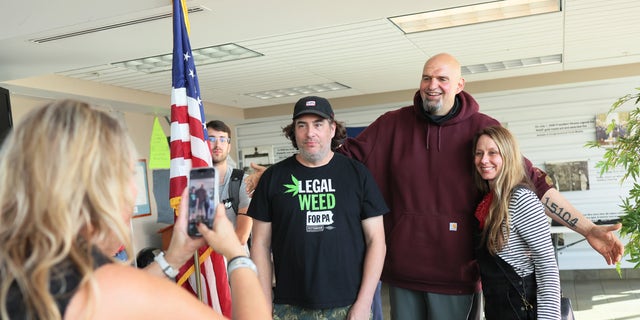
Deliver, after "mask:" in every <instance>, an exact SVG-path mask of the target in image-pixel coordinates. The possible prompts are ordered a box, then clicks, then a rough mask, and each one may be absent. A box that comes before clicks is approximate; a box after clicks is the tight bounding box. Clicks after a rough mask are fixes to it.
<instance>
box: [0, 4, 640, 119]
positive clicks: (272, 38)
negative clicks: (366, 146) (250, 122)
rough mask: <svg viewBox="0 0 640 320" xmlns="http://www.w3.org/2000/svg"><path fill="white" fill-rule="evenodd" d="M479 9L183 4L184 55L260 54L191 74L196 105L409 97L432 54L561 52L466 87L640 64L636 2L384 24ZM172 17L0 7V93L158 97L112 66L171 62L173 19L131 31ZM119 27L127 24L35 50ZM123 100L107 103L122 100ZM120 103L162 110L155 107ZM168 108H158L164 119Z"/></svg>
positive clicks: (159, 91) (478, 58)
mask: <svg viewBox="0 0 640 320" xmlns="http://www.w3.org/2000/svg"><path fill="white" fill-rule="evenodd" d="M61 2H64V5H61V4H60V3H61ZM480 2H486V1H469V0H432V1H426V0H422V1H416V0H395V1H369V0H366V1H365V0H349V1H344V0H342V1H338V0H325V1H300V0H279V1H278V0H274V1H268V0H263V1H258V0H255V1H246V0H235V1H232V0H192V1H187V5H188V7H189V8H197V9H198V10H201V11H200V12H196V13H192V14H191V15H190V22H191V33H190V40H191V46H192V48H194V49H195V48H201V47H206V46H211V45H218V44H225V43H236V44H238V45H241V46H243V47H245V48H248V49H251V50H254V51H257V52H259V53H261V54H262V56H260V57H257V58H249V59H244V60H237V61H231V62H225V63H218V64H210V65H202V66H197V65H196V67H197V72H198V75H199V81H200V88H201V92H202V96H201V98H202V99H203V101H205V103H207V104H209V105H213V106H220V107H224V108H227V107H228V108H238V109H241V110H242V109H247V108H257V107H267V106H275V105H283V104H289V105H290V104H291V103H293V102H295V101H296V100H297V99H299V98H300V96H288V97H282V98H275V99H269V100H263V99H257V98H253V97H250V96H248V95H247V93H252V92H259V91H265V90H274V89H282V88H291V87H298V86H306V85H315V84H322V83H329V82H338V83H341V84H343V85H346V86H348V87H349V88H350V89H347V90H340V91H331V92H323V93H321V94H319V95H322V96H325V97H327V98H341V97H353V96H364V95H375V94H381V93H385V92H393V91H399V90H410V89H412V90H413V89H415V88H417V86H418V82H419V76H420V73H421V70H422V66H423V64H424V61H425V60H426V59H427V58H428V57H429V56H431V55H433V54H436V53H439V52H449V53H452V54H454V55H455V56H456V57H457V58H458V60H460V62H461V63H462V64H463V65H475V64H485V63H493V62H500V61H506V60H516V59H527V58H534V57H541V56H549V55H556V54H561V55H562V63H558V64H551V65H544V66H533V67H525V68H519V69H513V70H506V71H495V72H486V73H477V74H467V75H465V78H466V80H467V83H469V82H474V81H484V80H494V79H504V78H510V77H520V76H529V75H540V74H546V73H557V72H566V71H572V70H581V69H591V68H598V67H607V66H614V65H618V66H619V65H625V64H634V63H638V62H640V41H638V35H640V22H639V19H638V17H640V1H637V0H608V1H602V0H564V1H563V5H562V8H563V10H562V11H561V12H558V13H550V14H542V15H536V16H530V17H524V18H516V19H510V20H504V21H498V22H488V23H480V24H475V25H468V26H461V27H454V28H447V29H440V30H435V31H428V32H421V33H413V34H404V33H403V32H402V31H400V30H399V29H398V28H397V27H396V26H395V25H394V24H393V23H391V22H390V21H389V20H388V18H389V17H393V16H398V15H404V14H410V13H418V12H424V11H431V10H436V9H444V8H450V7H455V6H463V5H471V4H475V3H480ZM170 12H171V1H170V0H162V1H160V0H144V1H142V0H137V1H131V0H110V1H95V0H94V1H89V0H64V1H49V0H21V1H6V0H5V1H2V3H1V4H0V86H5V87H9V88H10V89H12V90H14V91H15V92H17V93H24V94H29V95H35V96H37V95H43V96H44V95H47V96H52V95H53V96H55V95H56V92H58V93H60V92H61V91H63V90H61V89H59V88H58V87H57V86H56V84H55V83H54V82H60V81H58V80H56V79H59V80H64V79H69V80H71V79H73V80H74V81H76V82H73V83H78V82H77V81H83V82H86V81H88V82H87V83H90V84H92V85H100V86H104V85H108V86H109V88H112V87H116V88H122V89H129V90H140V91H142V92H141V94H154V95H162V96H163V97H165V96H167V95H168V94H169V93H170V88H171V71H166V72H160V73H153V74H146V73H141V72H134V71H129V70H126V69H123V68H120V67H115V66H113V65H112V63H115V62H120V61H125V60H130V59H135V58H143V57H149V56H155V55H160V54H165V53H170V52H171V50H172V26H171V24H172V20H171V18H170V17H167V18H164V19H158V20H153V21H149V22H145V23H136V24H130V25H127V24H129V22H131V21H134V20H138V19H144V18H148V17H152V16H157V15H161V14H169V13H170ZM116 24H125V25H126V26H121V27H116V28H111V29H108V30H104V31H96V32H89V33H86V34H82V35H77V36H71V37H67V38H63V39H59V40H54V41H48V42H44V43H35V42H33V41H31V40H33V39H38V38H46V37H51V36H57V35H62V34H68V33H72V32H78V31H83V30H84V31H86V30H90V29H94V28H101V27H105V26H113V25H116ZM638 72H639V73H640V70H638ZM52 75H53V76H52ZM34 79H35V80H40V81H33V80H34ZM43 79H45V80H46V81H42V80H43ZM33 82H38V85H37V86H36V85H31V84H30V83H33ZM98 87H99V86H98ZM140 91H124V92H140ZM61 94H64V93H61ZM76 94H78V93H77V92H76ZM91 94H92V93H86V95H87V96H90V95H91ZM128 95H130V94H123V95H121V97H115V96H114V97H109V98H108V99H111V100H113V101H117V100H119V99H122V100H123V101H124V100H127V97H125V96H128ZM105 99H107V98H105ZM409 99H410V97H407V100H409ZM143 100H144V99H143ZM128 103H130V104H136V105H138V106H139V107H141V108H150V109H151V108H158V106H157V103H149V104H148V105H147V104H146V103H145V102H144V101H136V102H130V101H129V102H128ZM169 104H170V103H169V102H168V101H167V104H166V106H162V107H161V108H166V109H167V110H168V109H169Z"/></svg>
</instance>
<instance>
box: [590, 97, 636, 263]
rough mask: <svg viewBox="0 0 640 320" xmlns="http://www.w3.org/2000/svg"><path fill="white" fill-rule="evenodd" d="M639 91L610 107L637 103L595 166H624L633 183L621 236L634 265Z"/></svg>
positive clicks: (592, 144) (602, 169)
mask: <svg viewBox="0 0 640 320" xmlns="http://www.w3.org/2000/svg"><path fill="white" fill-rule="evenodd" d="M636 90H638V92H635V93H630V94H627V95H625V96H623V97H621V98H619V99H618V100H616V102H615V103H613V105H612V106H611V108H610V109H609V114H611V113H613V112H617V111H618V110H619V109H620V107H622V106H623V105H624V104H626V103H628V102H633V103H634V108H633V109H632V110H631V111H629V120H628V123H627V126H626V132H625V134H624V135H621V136H619V137H617V138H616V142H615V143H614V144H613V145H611V146H608V147H607V150H606V151H605V153H604V155H603V159H602V160H600V161H598V163H597V164H596V168H598V169H600V174H604V173H606V172H609V171H611V170H613V169H614V168H621V169H623V170H624V174H623V176H622V181H621V182H624V181H627V180H628V179H631V180H629V181H630V182H632V183H633V186H632V188H631V189H630V190H629V193H628V194H627V195H626V197H623V199H622V204H621V205H620V207H621V208H622V212H623V215H622V216H621V217H620V220H621V221H620V222H621V223H622V228H621V229H620V236H621V237H626V238H628V240H629V242H628V243H627V245H626V246H625V257H628V258H629V259H628V261H629V262H631V263H633V264H634V268H636V269H637V268H639V267H640V182H639V181H638V178H639V176H640V105H639V104H638V103H639V102H640V88H636ZM616 125H617V124H616V123H615V122H612V123H609V124H607V134H609V133H611V132H613V131H614V130H617V128H616ZM587 146H589V147H592V148H602V145H601V144H600V142H599V141H592V142H589V143H587ZM617 270H618V273H619V274H620V273H621V270H620V264H618V265H617Z"/></svg>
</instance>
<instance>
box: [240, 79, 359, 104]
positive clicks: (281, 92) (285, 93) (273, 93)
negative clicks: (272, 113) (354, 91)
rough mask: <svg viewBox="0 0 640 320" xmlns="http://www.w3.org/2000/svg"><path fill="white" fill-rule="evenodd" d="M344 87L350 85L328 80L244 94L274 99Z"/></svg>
mask: <svg viewBox="0 0 640 320" xmlns="http://www.w3.org/2000/svg"><path fill="white" fill-rule="evenodd" d="M346 89H351V87H348V86H345V85H343V84H341V83H338V82H330V83H323V84H314V85H309V86H300V87H293V88H286V89H276V90H267V91H260V92H252V93H247V94H246V95H247V96H250V97H253V98H257V99H261V100H268V99H275V98H283V97H291V96H300V95H310V94H315V93H320V92H327V91H338V90H346Z"/></svg>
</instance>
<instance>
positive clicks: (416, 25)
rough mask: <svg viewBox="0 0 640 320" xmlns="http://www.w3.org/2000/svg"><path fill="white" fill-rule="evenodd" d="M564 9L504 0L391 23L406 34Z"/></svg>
mask: <svg viewBox="0 0 640 320" xmlns="http://www.w3.org/2000/svg"><path fill="white" fill-rule="evenodd" d="M560 10H561V6H560V0H504V1H493V2H486V3H481V4H477V5H471V6H463V7H455V8H450V9H444V10H436V11H428V12H421V13H415V14H409V15H404V16H397V17H391V18H389V20H390V21H391V22H392V23H393V24H395V25H396V26H397V27H398V28H400V30H402V32H404V33H415V32H423V31H429V30H437V29H444V28H451V27H457V26H464V25H470V24H475V23H482V22H489V21H498V20H505V19H511V18H518V17H524V16H531V15H537V14H542V13H550V12H558V11H560Z"/></svg>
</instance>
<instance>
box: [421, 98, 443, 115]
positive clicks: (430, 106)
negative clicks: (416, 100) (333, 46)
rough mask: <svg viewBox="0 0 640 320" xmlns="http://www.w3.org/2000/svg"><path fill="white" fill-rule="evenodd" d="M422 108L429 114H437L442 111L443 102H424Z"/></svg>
mask: <svg viewBox="0 0 640 320" xmlns="http://www.w3.org/2000/svg"><path fill="white" fill-rule="evenodd" d="M422 108H423V109H424V111H425V112H426V113H428V114H436V113H437V112H438V111H439V110H440V109H442V101H435V102H434V101H429V100H422Z"/></svg>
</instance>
